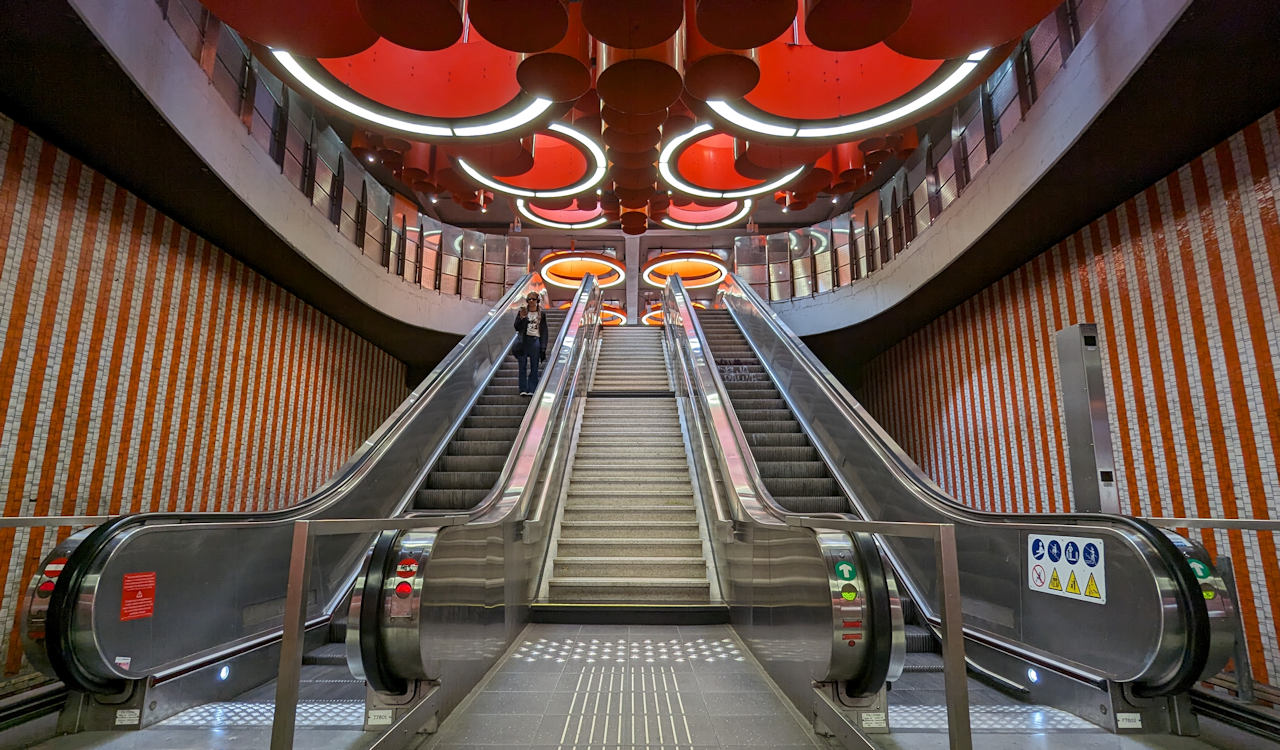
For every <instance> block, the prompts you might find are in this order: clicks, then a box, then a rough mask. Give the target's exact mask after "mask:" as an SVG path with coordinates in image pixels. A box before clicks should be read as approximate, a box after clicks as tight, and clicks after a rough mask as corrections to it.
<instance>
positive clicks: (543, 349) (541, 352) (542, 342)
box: [515, 310, 547, 359]
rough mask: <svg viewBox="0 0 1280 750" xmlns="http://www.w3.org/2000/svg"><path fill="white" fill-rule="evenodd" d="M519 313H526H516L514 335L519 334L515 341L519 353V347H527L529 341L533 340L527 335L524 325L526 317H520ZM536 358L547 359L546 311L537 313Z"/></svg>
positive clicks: (526, 328)
mask: <svg viewBox="0 0 1280 750" xmlns="http://www.w3.org/2000/svg"><path fill="white" fill-rule="evenodd" d="M521 312H527V311H526V310H521V311H519V312H517V313H516V321H515V329H516V333H518V334H520V338H519V340H517V341H516V349H517V351H519V349H520V348H521V347H523V346H525V345H527V343H528V341H529V339H531V338H533V337H532V336H530V335H529V334H528V326H527V325H526V324H525V318H526V317H527V316H526V315H521V314H520V313H521ZM538 356H539V357H540V358H541V359H546V358H547V311H546V310H539V311H538Z"/></svg>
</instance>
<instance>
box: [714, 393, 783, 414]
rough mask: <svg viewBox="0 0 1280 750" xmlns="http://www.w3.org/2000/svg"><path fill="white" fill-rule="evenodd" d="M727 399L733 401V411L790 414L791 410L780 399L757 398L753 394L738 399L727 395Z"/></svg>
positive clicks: (743, 395)
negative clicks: (763, 411) (775, 411)
mask: <svg viewBox="0 0 1280 750" xmlns="http://www.w3.org/2000/svg"><path fill="white" fill-rule="evenodd" d="M729 398H730V399H731V400H732V401H733V408H734V410H735V411H760V410H767V411H774V410H781V411H785V412H787V413H788V414H790V413H791V409H790V408H789V407H788V406H787V402H786V401H783V400H782V399H780V398H758V397H757V396H756V394H754V393H753V394H749V395H748V394H742V395H741V396H740V397H736V398H735V397H734V395H733V394H729Z"/></svg>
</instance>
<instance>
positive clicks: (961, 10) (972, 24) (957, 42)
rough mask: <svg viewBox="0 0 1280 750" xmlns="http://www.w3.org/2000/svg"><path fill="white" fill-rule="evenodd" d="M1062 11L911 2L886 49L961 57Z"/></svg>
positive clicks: (951, 0)
mask: <svg viewBox="0 0 1280 750" xmlns="http://www.w3.org/2000/svg"><path fill="white" fill-rule="evenodd" d="M1059 5H1061V3H1060V2H1058V1H1057V0H969V1H968V2H963V3H958V2H955V0H914V2H912V4H911V13H910V14H909V15H908V16H907V21H906V23H904V24H903V25H902V28H900V29H898V30H897V31H895V32H894V33H893V34H891V35H889V38H888V39H886V40H885V44H887V45H888V46H889V47H891V48H892V49H894V50H895V51H897V52H898V53H900V54H903V55H907V56H909V57H919V58H932V59H951V58H957V57H964V56H966V55H969V54H970V53H973V52H976V51H978V50H981V49H986V48H988V47H997V46H999V45H1001V44H1004V43H1005V42H1008V41H1010V40H1012V39H1015V38H1017V36H1018V35H1019V34H1021V33H1022V32H1024V31H1026V30H1027V29H1029V28H1031V27H1032V26H1033V25H1034V24H1035V23H1036V22H1037V21H1039V20H1040V19H1042V18H1044V17H1045V16H1047V15H1049V13H1050V12H1052V11H1053V9H1054V8H1056V7H1058V6H1059Z"/></svg>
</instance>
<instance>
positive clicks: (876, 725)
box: [861, 713, 889, 729]
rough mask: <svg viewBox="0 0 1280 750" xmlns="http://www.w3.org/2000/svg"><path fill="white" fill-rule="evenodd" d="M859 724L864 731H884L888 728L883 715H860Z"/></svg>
mask: <svg viewBox="0 0 1280 750" xmlns="http://www.w3.org/2000/svg"><path fill="white" fill-rule="evenodd" d="M861 722H862V726H863V728H864V729H884V728H886V727H888V726H889V722H888V721H886V720H885V714H883V713H874V714H872V713H866V714H862V718H861Z"/></svg>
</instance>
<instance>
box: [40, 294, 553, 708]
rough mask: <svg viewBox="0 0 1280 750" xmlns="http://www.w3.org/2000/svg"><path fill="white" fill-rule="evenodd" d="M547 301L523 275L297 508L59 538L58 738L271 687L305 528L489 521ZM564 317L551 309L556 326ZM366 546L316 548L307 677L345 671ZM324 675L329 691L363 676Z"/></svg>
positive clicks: (49, 652)
mask: <svg viewBox="0 0 1280 750" xmlns="http://www.w3.org/2000/svg"><path fill="white" fill-rule="evenodd" d="M542 293H543V286H542V281H541V279H540V278H539V277H538V276H537V275H536V274H531V275H528V276H526V277H524V278H523V279H521V280H520V281H519V282H517V283H516V284H515V285H514V286H513V287H512V288H511V289H510V290H509V292H508V294H507V295H506V296H505V297H504V298H503V299H502V300H501V301H500V302H499V303H498V304H497V305H496V306H495V307H494V308H493V309H492V311H491V312H490V313H489V314H488V315H487V316H486V317H485V318H484V319H483V320H482V321H481V322H480V323H479V324H478V325H477V326H476V328H475V329H474V330H473V331H472V332H471V333H469V334H468V335H467V336H466V337H464V338H463V340H462V341H461V342H460V343H459V344H458V345H457V346H456V347H455V348H454V350H453V351H451V352H450V353H449V355H447V356H446V358H445V359H444V360H443V361H442V362H441V364H440V365H439V366H438V367H437V368H436V369H435V370H434V371H432V373H431V374H430V375H428V377H427V378H426V379H425V380H424V381H423V383H422V384H421V385H419V386H418V387H417V388H415V389H414V390H413V392H412V393H411V394H410V395H409V397H408V398H407V399H406V400H405V402H404V403H402V404H401V405H400V406H399V407H398V408H397V409H396V410H395V412H394V413H393V414H392V415H391V416H390V417H388V418H387V420H385V422H384V423H383V424H382V425H381V426H380V427H379V428H378V430H377V431H376V432H375V433H374V435H372V436H371V437H370V438H369V439H368V440H367V441H365V443H364V444H363V445H362V446H361V448H360V449H359V450H358V451H357V453H356V454H355V455H354V456H352V458H351V459H349V460H348V462H347V463H346V464H345V465H344V466H343V467H342V468H340V469H339V470H338V472H337V473H336V474H335V475H334V477H332V478H331V479H330V480H329V481H328V482H326V483H325V484H324V485H323V486H321V487H320V488H319V489H318V490H316V491H315V492H314V493H313V494H312V495H311V496H310V497H308V498H306V499H304V500H302V501H300V502H299V503H297V504H296V505H294V506H292V507H290V508H288V509H286V510H282V511H273V512H262V513H207V514H199V513H144V514H138V515H133V516H124V517H121V518H117V519H113V520H112V521H111V522H109V523H107V524H104V525H102V526H99V527H97V528H95V529H91V530H86V531H84V532H81V533H78V534H75V535H73V536H71V537H69V538H68V539H66V540H64V541H63V542H62V543H61V544H59V545H58V546H57V548H55V549H54V550H53V551H52V552H51V553H50V554H49V556H48V558H47V559H46V561H45V564H43V565H42V566H41V570H46V571H58V566H54V567H53V568H50V567H49V566H48V563H49V561H52V560H56V559H59V558H64V559H65V564H64V565H63V566H62V567H61V570H60V572H54V573H53V574H52V575H41V576H38V577H37V578H36V580H34V581H33V582H32V584H31V587H30V589H29V590H28V592H27V595H26V598H25V601H24V605H25V612H24V616H23V627H22V637H23V644H24V648H25V651H26V654H27V657H28V659H29V660H30V661H31V663H32V664H33V666H35V667H36V668H37V669H40V670H41V671H43V672H44V673H46V674H48V675H50V676H53V677H56V678H57V679H58V680H60V681H61V682H62V684H63V685H65V686H66V688H67V689H68V695H69V698H68V705H67V708H66V709H65V710H64V712H63V716H62V720H61V721H60V727H59V729H60V731H63V732H66V731H84V730H93V729H122V728H135V729H136V728H141V727H146V726H149V725H151V724H154V723H156V722H158V721H161V720H163V719H165V718H166V717H168V716H171V715H173V714H174V713H176V712H178V711H181V710H183V709H185V708H187V707H189V706H192V705H197V704H200V703H210V702H217V701H225V700H231V699H235V698H236V697H237V696H243V695H245V694H246V691H252V690H253V689H254V688H255V686H258V685H261V684H262V683H264V682H265V681H267V680H269V679H270V678H272V677H273V676H274V675H275V673H276V670H277V668H278V665H279V658H280V657H279V654H280V643H281V632H282V615H283V611H284V602H285V590H286V580H287V577H288V573H289V569H290V565H291V560H290V549H291V538H292V537H293V534H294V531H295V523H296V522H298V521H322V520H326V519H362V518H363V519H380V518H389V517H393V516H397V515H399V514H401V513H404V512H406V511H413V512H415V513H417V514H419V515H421V514H424V513H425V514H432V513H450V514H452V521H450V522H454V523H456V522H458V519H459V517H460V515H459V514H461V517H462V518H463V519H465V518H466V517H467V516H469V515H476V514H478V513H480V512H482V509H481V507H480V506H483V505H484V504H485V501H486V499H488V500H489V501H492V500H493V498H494V496H495V495H496V494H499V493H500V490H501V488H500V487H498V486H497V485H498V484H499V483H500V481H501V479H502V477H504V476H506V475H507V474H509V473H510V472H511V467H510V466H509V463H510V456H509V454H511V451H512V447H513V445H516V444H518V443H519V442H520V437H521V435H522V433H523V431H524V430H527V429H528V428H529V425H530V423H531V421H532V419H531V416H530V415H531V414H532V412H533V411H534V409H532V408H531V407H530V400H529V399H528V398H522V397H520V396H519V395H518V394H517V393H516V387H515V385H514V383H513V382H512V381H514V367H515V362H514V358H513V357H511V356H508V352H509V349H510V347H511V344H512V341H513V340H514V335H513V331H512V328H511V320H512V319H513V318H514V315H515V311H516V310H517V309H519V308H520V307H522V306H523V305H524V300H525V297H526V296H527V295H528V294H542ZM563 319H564V313H556V312H552V313H550V319H549V323H551V326H550V328H551V329H552V330H553V331H554V330H556V329H558V328H559V323H560V322H561V321H563ZM553 340H555V339H553ZM554 351H555V347H554V346H550V347H548V353H549V354H552V353H553V352H554ZM539 392H540V393H541V392H542V390H540V391H539ZM373 537H374V535H373V534H372V533H368V532H363V533H350V534H343V535H335V536H322V537H315V538H314V540H313V542H312V549H313V552H312V554H311V555H310V557H309V559H308V561H307V565H308V566H309V569H308V574H307V576H306V578H307V581H308V588H307V591H306V592H305V597H306V598H305V599H304V601H305V602H306V603H307V604H306V611H305V638H304V647H305V649H306V650H307V651H308V652H309V653H308V656H307V657H306V658H305V659H304V661H305V662H306V663H307V664H308V668H314V669H312V670H311V671H315V669H320V670H322V671H323V670H334V669H341V671H343V672H345V671H346V670H345V667H341V668H340V667H339V666H338V664H337V662H338V661H339V660H343V661H345V659H343V657H342V655H341V653H342V647H341V646H340V645H338V644H339V643H340V642H341V641H342V640H343V639H344V637H345V636H347V635H348V633H347V632H346V630H347V629H346V627H345V622H344V621H345V619H346V611H347V607H348V604H347V602H348V600H349V599H350V598H351V591H352V584H353V582H354V580H355V578H356V576H357V573H358V571H359V569H360V565H361V563H362V561H363V560H364V559H365V558H366V557H367V551H368V550H369V548H370V543H371V541H372V540H373ZM140 577H141V578H145V581H144V583H145V584H146V586H145V587H144V588H143V589H142V590H143V591H145V592H146V596H148V597H149V598H150V602H149V603H148V604H147V606H146V607H145V608H144V609H142V610H139V611H138V612H137V613H136V614H134V615H127V614H126V610H125V609H123V608H122V607H123V605H122V602H123V600H124V596H125V592H126V590H129V591H132V590H133V589H131V588H130V586H133V587H134V588H137V587H138V585H137V583H136V581H137V580H139V578H140ZM351 632H354V628H353V629H352V631H351ZM328 677H330V678H332V679H326V680H323V681H322V682H328V683H331V684H338V683H343V684H346V683H352V684H355V683H356V681H355V680H353V679H347V678H343V679H338V678H337V677H335V676H334V675H329V676H328ZM348 677H349V674H348ZM259 692H261V689H259ZM361 692H363V688H362V687H361ZM330 698H332V696H330Z"/></svg>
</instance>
